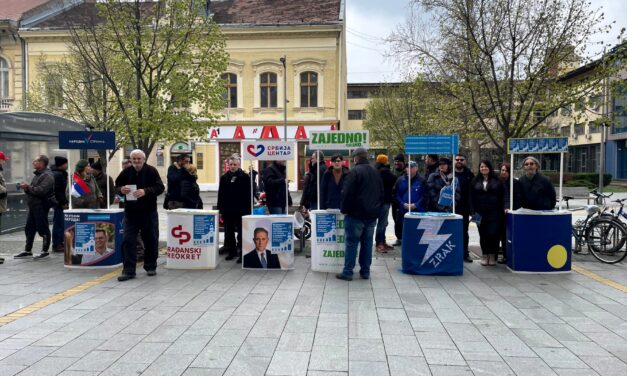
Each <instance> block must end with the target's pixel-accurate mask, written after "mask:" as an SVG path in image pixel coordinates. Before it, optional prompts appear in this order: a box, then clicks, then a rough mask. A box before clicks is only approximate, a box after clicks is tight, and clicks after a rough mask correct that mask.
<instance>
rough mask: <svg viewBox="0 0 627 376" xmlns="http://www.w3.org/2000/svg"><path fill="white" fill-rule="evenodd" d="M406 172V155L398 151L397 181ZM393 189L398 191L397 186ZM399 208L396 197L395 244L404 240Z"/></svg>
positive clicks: (394, 211) (394, 208)
mask: <svg viewBox="0 0 627 376" xmlns="http://www.w3.org/2000/svg"><path fill="white" fill-rule="evenodd" d="M406 174H407V165H406V164H405V156H404V155H403V153H398V154H397V155H396V156H395V157H394V175H395V176H396V181H397V182H398V178H400V177H401V176H403V175H406ZM392 189H393V190H394V191H396V186H394V187H393V188H392ZM399 209H400V208H399V206H398V201H397V200H396V199H394V200H392V220H394V235H396V241H395V242H394V245H401V244H402V240H403V223H402V222H398V221H397V218H398V212H399Z"/></svg>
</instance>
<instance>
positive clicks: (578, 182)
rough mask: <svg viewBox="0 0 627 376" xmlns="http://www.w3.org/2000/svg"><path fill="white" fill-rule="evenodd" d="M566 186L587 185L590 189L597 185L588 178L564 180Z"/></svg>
mask: <svg viewBox="0 0 627 376" xmlns="http://www.w3.org/2000/svg"><path fill="white" fill-rule="evenodd" d="M564 187H586V188H588V189H589V190H593V189H594V188H596V187H597V185H596V184H594V183H591V182H589V181H587V180H570V181H567V182H564Z"/></svg>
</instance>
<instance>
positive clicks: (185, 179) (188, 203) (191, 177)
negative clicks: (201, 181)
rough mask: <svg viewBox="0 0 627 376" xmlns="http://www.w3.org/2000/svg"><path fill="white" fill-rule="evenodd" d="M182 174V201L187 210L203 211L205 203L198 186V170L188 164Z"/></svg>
mask: <svg viewBox="0 0 627 376" xmlns="http://www.w3.org/2000/svg"><path fill="white" fill-rule="evenodd" d="M180 174H181V199H182V200H183V207H184V208H185V209H202V208H203V202H202V198H200V187H199V186H198V183H197V180H198V169H197V168H196V166H194V165H193V164H191V163H188V164H187V165H186V166H185V167H184V168H182V169H181V171H180Z"/></svg>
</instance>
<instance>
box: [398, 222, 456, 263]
mask: <svg viewBox="0 0 627 376" xmlns="http://www.w3.org/2000/svg"><path fill="white" fill-rule="evenodd" d="M462 222H463V220H462V216H461V215H457V214H450V213H407V214H405V220H404V222H403V244H402V248H401V256H402V258H403V260H402V269H401V271H402V272H403V273H407V274H418V275H462V274H463V273H464V241H463V236H462V229H463V225H462Z"/></svg>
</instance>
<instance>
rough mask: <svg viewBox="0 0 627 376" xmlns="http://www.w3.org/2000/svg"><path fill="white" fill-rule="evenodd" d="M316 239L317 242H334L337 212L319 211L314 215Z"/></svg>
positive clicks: (335, 239)
mask: <svg viewBox="0 0 627 376" xmlns="http://www.w3.org/2000/svg"><path fill="white" fill-rule="evenodd" d="M316 218H317V220H316V241H317V242H318V243H335V242H336V241H337V237H336V231H335V229H336V226H337V225H336V223H337V214H333V213H320V214H318V216H317V217H316Z"/></svg>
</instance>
